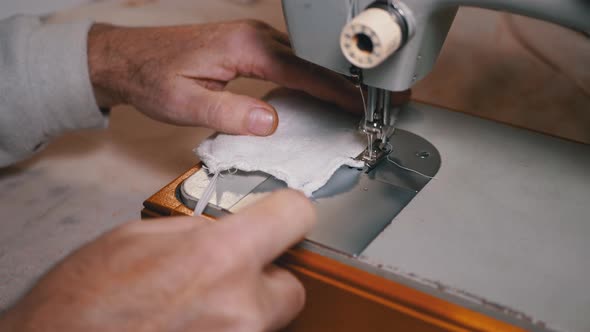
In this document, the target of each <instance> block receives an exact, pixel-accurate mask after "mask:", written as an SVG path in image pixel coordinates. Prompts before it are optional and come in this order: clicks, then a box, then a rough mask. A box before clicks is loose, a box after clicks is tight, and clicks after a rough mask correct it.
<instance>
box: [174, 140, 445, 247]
mask: <svg viewBox="0 0 590 332" xmlns="http://www.w3.org/2000/svg"><path fill="white" fill-rule="evenodd" d="M391 144H392V146H393V149H392V152H391V154H390V155H389V156H388V158H387V159H384V160H383V161H382V162H381V163H380V164H379V165H377V166H376V167H375V168H373V169H372V170H370V171H368V172H367V171H365V170H362V169H355V168H350V167H346V166H345V167H342V168H340V169H339V170H338V171H337V172H336V173H335V174H334V176H333V177H332V178H331V179H330V181H329V182H328V183H327V184H326V185H325V186H324V187H323V188H321V189H320V190H318V191H316V192H315V193H314V194H313V196H312V199H313V201H314V203H315V204H316V206H317V213H318V219H319V221H318V225H317V226H316V228H315V229H314V231H313V232H312V233H311V234H310V235H309V236H308V238H307V239H308V240H310V241H313V242H315V243H317V244H319V245H321V246H324V247H328V248H330V249H333V250H336V251H339V252H342V253H345V254H347V255H351V256H356V255H358V254H360V253H361V252H362V251H363V250H364V249H365V248H366V247H367V246H368V245H369V244H370V243H371V242H372V241H373V239H374V238H376V237H377V236H378V235H379V233H380V232H381V231H382V230H383V229H384V228H385V227H386V226H387V225H389V224H390V223H391V222H392V220H393V219H394V218H395V216H396V215H397V214H398V213H399V212H400V211H401V210H402V209H403V208H404V207H405V206H406V205H407V204H408V203H409V202H410V201H411V200H412V199H413V198H414V197H415V196H416V194H417V193H418V192H419V191H420V190H422V188H424V186H425V185H426V184H427V183H428V182H429V181H430V179H431V177H433V176H434V175H435V174H436V172H437V171H438V169H439V167H440V161H441V159H440V155H439V153H438V151H437V149H436V148H435V147H434V146H433V145H432V144H430V143H429V142H428V141H426V140H425V139H423V138H421V137H420V136H417V135H415V134H412V133H410V132H408V131H404V130H396V132H395V133H394V134H393V136H392V137H391ZM408 169H411V170H412V171H410V170H408ZM414 171H415V172H414ZM207 182H208V178H207V174H206V171H205V170H200V171H199V172H197V174H195V175H193V177H191V178H189V179H187V180H186V181H185V182H184V183H183V185H182V186H181V189H180V197H181V199H182V201H183V202H184V203H185V204H186V205H187V206H189V207H191V208H192V207H194V206H195V205H196V201H198V199H199V197H200V195H201V194H202V190H201V189H204V188H205V187H206V185H207ZM285 187H286V185H285V183H284V182H282V181H280V180H277V179H275V178H274V177H271V176H268V175H266V174H263V173H246V172H237V173H235V174H226V175H224V177H223V178H220V179H219V180H218V186H217V193H216V197H215V198H214V201H213V202H210V204H209V206H208V209H207V210H205V213H207V214H210V215H213V216H221V215H223V214H224V213H230V212H234V211H236V210H239V209H240V208H241V207H243V206H245V205H249V204H251V203H253V202H254V201H256V200H258V199H260V198H261V197H263V196H265V195H266V194H268V193H270V192H273V191H275V190H277V189H281V188H285ZM224 195H225V196H226V197H223V196H224ZM211 203H213V204H211Z"/></svg>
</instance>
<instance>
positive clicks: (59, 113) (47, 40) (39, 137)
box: [0, 16, 106, 166]
mask: <svg viewBox="0 0 590 332" xmlns="http://www.w3.org/2000/svg"><path fill="white" fill-rule="evenodd" d="M90 27H91V23H90V22H82V23H69V24H42V23H41V22H40V20H39V19H38V18H35V17H25V16H19V17H12V18H8V19H5V20H2V21H0V52H1V54H2V56H1V57H0V77H2V80H0V91H2V95H1V96H0V166H5V165H8V164H11V163H14V162H16V161H19V160H21V159H24V158H27V157H28V156H30V155H31V154H33V153H34V152H36V151H38V150H39V149H40V148H42V147H43V146H44V145H45V144H47V142H48V141H49V140H50V139H51V138H53V137H56V136H58V135H60V134H62V133H64V132H66V131H69V130H75V129H82V128H97V127H104V126H105V125H106V119H105V116H104V115H103V114H102V113H101V112H100V110H99V108H98V106H97V104H96V100H95V97H94V93H93V89H92V85H91V82H90V78H89V69H88V56H87V49H88V47H87V35H88V30H89V29H90Z"/></svg>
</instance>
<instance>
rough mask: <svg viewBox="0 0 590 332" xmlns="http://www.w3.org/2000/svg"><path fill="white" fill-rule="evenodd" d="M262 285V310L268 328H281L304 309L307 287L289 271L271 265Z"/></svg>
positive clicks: (263, 277) (265, 273)
mask: <svg viewBox="0 0 590 332" xmlns="http://www.w3.org/2000/svg"><path fill="white" fill-rule="evenodd" d="M261 287H262V290H261V291H260V295H261V296H262V297H263V298H262V304H261V306H262V307H261V310H262V313H263V315H264V319H265V320H266V322H265V326H266V328H267V330H269V331H278V330H280V329H281V328H283V327H285V326H286V325H287V324H289V322H291V321H292V320H293V319H294V318H295V317H296V316H297V314H299V312H301V310H302V309H303V306H304V304H305V289H304V288H303V285H302V284H301V282H300V281H299V280H298V279H297V277H295V276H294V275H293V274H291V273H290V272H289V271H287V270H285V269H282V268H279V267H277V266H275V265H270V266H269V267H268V268H267V269H266V270H265V271H264V273H263V275H262V286H261Z"/></svg>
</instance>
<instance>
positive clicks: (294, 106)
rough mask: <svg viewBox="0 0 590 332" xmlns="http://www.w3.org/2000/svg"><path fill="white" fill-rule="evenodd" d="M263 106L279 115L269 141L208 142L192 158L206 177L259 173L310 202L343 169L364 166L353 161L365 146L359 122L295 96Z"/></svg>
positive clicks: (221, 138) (224, 138) (280, 96)
mask: <svg viewBox="0 0 590 332" xmlns="http://www.w3.org/2000/svg"><path fill="white" fill-rule="evenodd" d="M267 101H268V102H269V103H270V104H271V105H273V106H274V107H275V108H276V110H277V112H278V114H279V126H278V128H277V131H276V132H275V133H274V134H273V135H272V136H269V137H253V136H232V135H225V134H219V135H217V136H215V137H213V138H209V139H207V140H206V141H205V142H203V143H202V144H201V145H200V146H199V147H198V148H197V149H196V152H197V154H198V155H199V157H200V158H201V160H202V161H203V162H204V163H205V165H206V166H207V167H208V168H209V170H210V172H217V171H224V170H230V169H239V170H242V171H262V172H265V173H268V174H270V175H273V176H274V177H276V178H277V179H279V180H282V181H284V182H285V183H287V185H288V186H289V187H290V188H293V189H298V190H301V191H303V192H304V193H305V195H307V196H311V194H312V193H313V192H314V191H316V190H318V189H320V188H321V187H322V186H323V185H324V184H326V182H327V181H328V180H329V179H330V177H331V176H332V174H334V172H336V170H337V169H338V168H340V167H341V166H343V165H348V166H352V167H362V166H363V162H360V161H356V160H354V159H353V158H355V157H356V156H358V155H359V154H360V153H361V152H362V151H363V150H364V148H365V146H366V144H365V142H366V138H364V137H363V136H362V135H360V134H359V133H358V132H357V128H358V123H359V121H360V119H359V116H355V115H351V114H347V113H345V112H344V111H341V110H339V109H337V107H335V106H333V105H330V104H327V103H324V102H321V101H318V100H316V99H313V98H312V97H309V96H307V95H304V94H301V93H296V92H293V91H286V90H283V91H280V92H278V93H274V94H272V95H271V96H270V97H269V98H267Z"/></svg>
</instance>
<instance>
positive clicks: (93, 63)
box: [88, 21, 362, 135]
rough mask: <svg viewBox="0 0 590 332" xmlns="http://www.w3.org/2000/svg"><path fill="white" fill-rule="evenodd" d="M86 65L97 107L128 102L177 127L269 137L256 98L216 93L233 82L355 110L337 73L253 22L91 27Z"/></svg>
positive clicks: (266, 115) (270, 121)
mask: <svg viewBox="0 0 590 332" xmlns="http://www.w3.org/2000/svg"><path fill="white" fill-rule="evenodd" d="M88 49H89V66H90V76H91V80H92V84H93V86H94V88H95V92H96V95H97V99H98V101H99V104H100V106H112V105H114V104H117V103H129V104H132V105H134V106H135V107H136V108H138V109H139V110H140V111H141V112H143V113H145V114H146V115H148V116H150V117H152V118H154V119H157V120H160V121H164V122H169V123H173V124H179V125H194V126H205V127H210V128H213V129H216V130H218V131H223V132H226V133H232V134H246V135H248V134H250V135H269V134H271V133H273V132H274V130H275V129H276V126H277V124H278V118H277V114H276V112H275V110H274V109H273V107H272V106H271V105H269V104H267V103H265V102H263V101H261V100H257V99H255V98H251V97H248V96H242V95H236V94H232V93H230V92H226V91H222V90H223V89H224V87H225V85H226V84H227V83H228V82H229V81H231V80H233V79H235V78H237V77H251V78H258V79H263V80H268V81H273V82H275V83H278V84H280V85H282V86H285V87H288V88H292V89H298V90H302V91H305V92H307V93H309V94H311V95H314V96H316V97H318V98H320V99H324V100H327V101H331V102H334V103H336V104H338V105H340V106H342V107H344V108H347V109H350V110H355V111H357V112H360V111H361V110H362V103H361V99H360V93H359V91H358V89H356V88H355V87H354V86H353V85H352V84H351V83H349V82H348V81H347V80H346V79H344V78H342V77H341V76H340V75H337V74H335V73H334V72H331V71H329V70H326V69H323V68H320V67H318V66H315V65H313V64H311V63H309V62H306V61H304V60H302V59H300V58H298V57H296V56H295V55H294V54H293V51H292V50H291V47H290V44H289V40H288V37H287V36H286V35H285V34H284V33H282V32H279V31H277V30H275V29H273V28H272V27H270V26H269V25H267V24H265V23H262V22H257V21H238V22H228V23H215V24H203V25H192V26H178V27H159V28H122V27H114V26H108V25H95V26H94V27H93V28H92V29H91V31H90V34H89V42H88Z"/></svg>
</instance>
